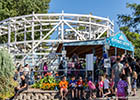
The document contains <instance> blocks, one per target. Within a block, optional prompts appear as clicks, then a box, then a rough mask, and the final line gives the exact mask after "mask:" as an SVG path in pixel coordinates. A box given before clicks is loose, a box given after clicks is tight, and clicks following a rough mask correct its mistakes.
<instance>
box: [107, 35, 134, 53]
mask: <svg viewBox="0 0 140 100" xmlns="http://www.w3.org/2000/svg"><path fill="white" fill-rule="evenodd" d="M106 42H107V43H108V44H109V45H110V46H113V47H117V48H121V49H125V50H129V51H134V46H133V45H132V43H131V42H130V41H129V40H128V39H127V37H126V36H125V34H123V33H117V34H116V35H115V36H110V37H109V38H107V39H106Z"/></svg>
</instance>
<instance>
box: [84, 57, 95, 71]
mask: <svg viewBox="0 0 140 100" xmlns="http://www.w3.org/2000/svg"><path fill="white" fill-rule="evenodd" d="M86 69H87V70H89V71H92V70H93V54H87V55H86Z"/></svg>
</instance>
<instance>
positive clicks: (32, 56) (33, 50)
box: [32, 12, 35, 65]
mask: <svg viewBox="0 0 140 100" xmlns="http://www.w3.org/2000/svg"><path fill="white" fill-rule="evenodd" d="M34 19H35V18H34V12H33V16H32V48H34ZM34 63H35V62H34V50H33V51H32V64H33V65H34Z"/></svg>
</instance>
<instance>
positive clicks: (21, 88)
mask: <svg viewBox="0 0 140 100" xmlns="http://www.w3.org/2000/svg"><path fill="white" fill-rule="evenodd" d="M27 89H28V83H27V80H26V79H25V76H24V75H22V76H21V84H20V86H19V87H15V94H14V96H13V97H11V98H10V100H13V99H14V98H16V97H17V96H18V95H19V94H20V93H21V92H23V91H24V90H27Z"/></svg>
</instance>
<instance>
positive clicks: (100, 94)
mask: <svg viewBox="0 0 140 100" xmlns="http://www.w3.org/2000/svg"><path fill="white" fill-rule="evenodd" d="M98 84H99V96H100V97H102V96H103V86H104V81H103V76H101V77H100V81H99V83H98Z"/></svg>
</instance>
